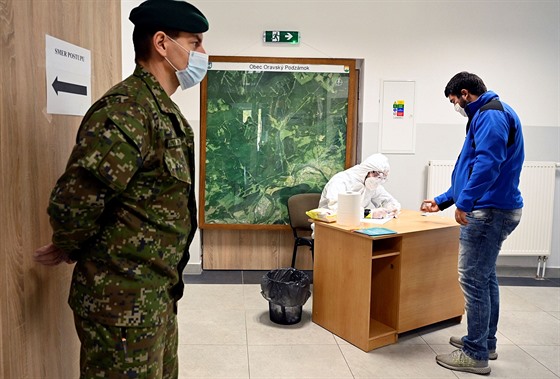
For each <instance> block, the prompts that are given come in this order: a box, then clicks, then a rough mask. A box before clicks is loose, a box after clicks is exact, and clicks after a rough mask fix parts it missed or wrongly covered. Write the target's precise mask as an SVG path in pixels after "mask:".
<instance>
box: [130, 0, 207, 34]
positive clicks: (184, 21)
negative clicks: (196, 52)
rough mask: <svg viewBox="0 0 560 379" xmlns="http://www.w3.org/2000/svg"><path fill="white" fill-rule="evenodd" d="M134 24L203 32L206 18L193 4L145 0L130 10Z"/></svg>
mask: <svg viewBox="0 0 560 379" xmlns="http://www.w3.org/2000/svg"><path fill="white" fill-rule="evenodd" d="M129 19H130V21H132V23H133V24H134V25H136V26H148V27H156V28H162V29H168V30H178V31H183V32H188V33H204V32H206V31H207V30H208V20H207V19H206V17H205V16H204V15H203V14H202V12H201V11H199V10H198V9H197V8H196V7H195V6H194V5H192V4H189V3H187V2H185V1H181V0H146V1H144V2H143V3H142V4H140V5H139V6H137V7H136V8H134V9H133V10H132V11H131V12H130V17H129Z"/></svg>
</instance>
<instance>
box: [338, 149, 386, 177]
mask: <svg viewBox="0 0 560 379" xmlns="http://www.w3.org/2000/svg"><path fill="white" fill-rule="evenodd" d="M389 169H390V167H389V159H387V157H386V156H385V155H383V154H380V153H377V154H373V155H370V156H369V157H368V158H366V159H365V160H364V161H363V162H362V163H360V164H358V165H356V166H354V167H351V168H349V169H348V170H346V173H347V174H348V175H350V176H351V178H352V179H353V180H356V181H359V182H362V183H363V182H364V180H365V179H366V175H367V174H368V172H370V171H383V172H389Z"/></svg>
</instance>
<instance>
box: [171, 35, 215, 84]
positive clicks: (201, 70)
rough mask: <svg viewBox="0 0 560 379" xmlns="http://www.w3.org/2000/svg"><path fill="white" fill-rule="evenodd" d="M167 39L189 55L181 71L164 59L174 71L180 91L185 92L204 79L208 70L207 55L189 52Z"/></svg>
mask: <svg viewBox="0 0 560 379" xmlns="http://www.w3.org/2000/svg"><path fill="white" fill-rule="evenodd" d="M167 38H169V39H170V40H171V41H173V42H175V43H176V44H177V46H179V47H180V48H181V49H183V50H185V51H186V52H187V53H189V63H188V65H187V67H186V68H185V69H183V70H179V69H178V68H177V67H175V66H174V65H173V63H171V62H170V61H169V59H167V57H165V60H166V61H167V62H168V63H169V64H170V65H171V67H173V68H174V69H175V75H177V79H178V80H179V84H180V85H181V89H182V90H186V89H187V88H191V87H194V86H196V85H197V84H198V83H200V82H201V81H202V79H204V76H206V71H207V70H208V55H206V54H204V53H199V52H197V51H193V50H190V51H189V50H187V49H185V48H184V47H183V46H181V45H180V44H179V42H177V41H175V40H174V39H173V38H171V37H169V36H167Z"/></svg>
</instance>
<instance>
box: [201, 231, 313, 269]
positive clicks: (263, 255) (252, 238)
mask: <svg viewBox="0 0 560 379" xmlns="http://www.w3.org/2000/svg"><path fill="white" fill-rule="evenodd" d="M202 246H203V252H202V266H203V268H204V269H205V270H271V269H275V268H281V267H290V265H291V264H292V251H293V248H294V237H293V234H292V230H291V229H286V230H282V229H279V230H233V229H204V230H203V231H202ZM296 268H297V269H298V270H312V269H313V261H312V259H311V252H310V251H309V248H308V247H306V246H301V247H299V249H298V253H297V260H296Z"/></svg>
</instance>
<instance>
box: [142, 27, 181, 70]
mask: <svg viewBox="0 0 560 379" xmlns="http://www.w3.org/2000/svg"><path fill="white" fill-rule="evenodd" d="M159 31H162V32H164V33H165V34H167V35H168V36H169V37H171V38H176V37H177V36H178V35H179V31H178V30H165V29H162V28H159V27H156V26H144V25H137V26H135V27H134V31H133V32H132V43H133V44H134V53H135V56H134V61H135V62H136V63H138V61H145V60H147V59H148V58H150V53H151V51H152V50H151V45H152V37H153V36H154V34H156V33H157V32H159Z"/></svg>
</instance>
